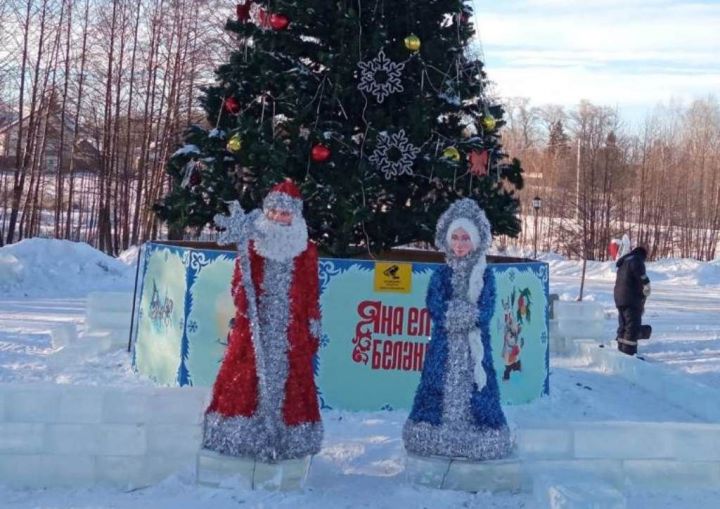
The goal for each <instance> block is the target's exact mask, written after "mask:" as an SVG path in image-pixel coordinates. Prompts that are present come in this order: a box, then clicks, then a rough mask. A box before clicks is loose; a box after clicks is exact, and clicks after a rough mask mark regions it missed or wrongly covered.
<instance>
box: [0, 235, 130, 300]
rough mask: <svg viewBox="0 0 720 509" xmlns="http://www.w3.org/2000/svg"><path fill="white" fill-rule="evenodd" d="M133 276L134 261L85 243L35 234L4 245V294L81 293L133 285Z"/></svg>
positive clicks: (0, 265) (0, 275)
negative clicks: (43, 237) (30, 237)
mask: <svg viewBox="0 0 720 509" xmlns="http://www.w3.org/2000/svg"><path fill="white" fill-rule="evenodd" d="M128 258H131V256H128ZM133 278H134V266H133V265H132V264H127V263H124V262H123V261H121V260H118V259H115V258H112V257H111V256H108V255H106V254H104V253H102V252H100V251H98V250H97V249H94V248H93V247H91V246H90V245H88V244H85V243H80V242H70V241H67V240H55V239H40V238H34V239H26V240H23V241H21V242H18V243H17V244H11V245H8V246H4V247H2V248H0V295H2V296H3V297H56V296H62V297H79V296H84V295H86V294H87V293H88V292H90V291H94V290H104V289H113V290H117V289H131V288H132V284H133V281H134V279H133Z"/></svg>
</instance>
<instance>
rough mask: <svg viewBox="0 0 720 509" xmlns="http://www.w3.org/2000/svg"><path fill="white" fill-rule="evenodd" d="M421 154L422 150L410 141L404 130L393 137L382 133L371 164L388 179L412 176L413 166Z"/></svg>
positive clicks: (371, 158) (378, 138)
mask: <svg viewBox="0 0 720 509" xmlns="http://www.w3.org/2000/svg"><path fill="white" fill-rule="evenodd" d="M393 152H394V154H393ZM419 152H420V149H419V148H418V147H416V146H415V145H413V144H412V143H410V141H409V140H408V138H407V136H406V135H405V130H404V129H400V131H399V132H398V133H396V134H391V135H388V134H387V133H380V134H379V135H378V137H377V145H376V146H375V151H374V152H373V155H371V156H370V162H371V163H372V164H373V165H375V167H376V168H377V169H378V170H380V171H382V172H383V173H384V174H385V178H386V179H390V178H391V177H394V176H396V177H397V176H400V175H412V174H413V171H412V165H413V163H414V162H415V158H416V157H417V155H418V153H419ZM391 156H392V157H391Z"/></svg>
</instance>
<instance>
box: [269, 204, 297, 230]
mask: <svg viewBox="0 0 720 509" xmlns="http://www.w3.org/2000/svg"><path fill="white" fill-rule="evenodd" d="M265 215H266V216H267V218H268V219H269V220H270V221H272V222H274V223H277V224H281V225H284V226H289V225H290V223H292V212H289V211H287V210H282V209H274V208H273V209H270V210H268V211H267V212H266V213H265Z"/></svg>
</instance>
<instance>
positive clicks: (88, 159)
mask: <svg viewBox="0 0 720 509" xmlns="http://www.w3.org/2000/svg"><path fill="white" fill-rule="evenodd" d="M29 121H30V117H29V115H28V116H25V118H24V119H23V130H24V131H23V138H24V137H25V136H26V135H27V129H28V124H29ZM41 121H42V125H41V126H40V129H39V131H38V133H37V142H38V143H42V136H43V135H44V134H45V127H46V126H45V122H46V121H47V123H48V125H47V140H46V141H45V147H44V151H43V154H42V158H41V163H40V165H41V166H40V168H41V171H44V172H48V173H55V172H57V170H58V164H59V163H60V160H61V159H62V165H63V170H64V171H68V170H69V168H70V158H71V156H72V158H73V161H74V165H73V168H74V170H75V171H76V172H78V173H84V172H90V173H94V172H97V171H98V168H99V167H100V151H99V150H98V149H97V147H96V145H95V144H94V143H93V142H92V140H91V139H90V138H89V137H88V136H87V133H83V130H82V129H81V130H80V132H79V134H78V139H77V140H76V141H75V151H74V154H73V146H72V145H73V143H72V141H73V133H74V131H75V122H74V120H73V119H71V118H70V116H69V115H67V114H66V115H65V125H64V126H62V128H61V124H62V116H61V115H60V108H59V107H53V106H52V105H51V108H50V113H49V114H47V115H45V114H43V115H42V117H41ZM19 126H20V123H19V121H18V115H17V113H14V112H9V111H7V110H5V111H4V112H3V111H0V170H9V169H13V168H15V151H16V145H17V140H18V129H19ZM63 130H64V131H65V141H64V146H63V155H62V158H61V157H60V136H61V132H62V131H63ZM23 143H24V141H23Z"/></svg>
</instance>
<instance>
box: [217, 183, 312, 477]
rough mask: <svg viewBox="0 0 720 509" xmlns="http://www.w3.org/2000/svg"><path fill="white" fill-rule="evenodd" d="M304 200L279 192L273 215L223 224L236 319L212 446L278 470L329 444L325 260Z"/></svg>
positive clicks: (235, 215) (268, 202)
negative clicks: (321, 377) (317, 372)
mask: <svg viewBox="0 0 720 509" xmlns="http://www.w3.org/2000/svg"><path fill="white" fill-rule="evenodd" d="M302 208H303V202H302V198H301V195H300V191H299V190H298V188H297V187H296V186H295V184H294V183H292V182H291V181H289V180H285V181H284V182H281V183H280V184H278V185H276V186H275V187H274V188H273V189H272V190H271V192H270V193H269V194H268V195H267V197H266V198H265V200H264V202H263V210H262V212H261V211H253V212H251V213H250V214H247V215H245V214H244V213H243V212H242V209H241V208H240V205H239V204H237V203H234V205H233V206H231V212H232V215H231V216H230V217H223V216H220V217H219V218H217V219H216V222H217V223H219V224H220V225H221V226H225V227H226V228H227V230H226V231H229V232H230V233H227V234H226V235H227V236H226V240H228V237H231V238H232V240H233V241H235V242H238V249H239V253H238V254H239V256H238V260H237V262H236V265H235V272H234V274H233V278H232V286H231V292H232V296H233V300H234V302H235V308H236V313H235V318H234V321H233V327H232V330H231V331H230V335H229V344H228V347H227V350H226V352H225V357H224V359H223V361H222V365H221V367H220V371H219V373H218V376H217V379H216V381H215V385H214V387H213V392H212V401H211V403H210V406H209V407H208V409H207V411H206V414H205V424H204V436H203V447H204V448H205V449H209V450H211V451H215V452H217V453H220V454H223V455H229V456H240V457H247V458H252V459H255V460H258V461H262V462H267V463H274V462H278V461H283V460H292V459H299V458H303V457H306V456H308V455H312V454H315V453H317V452H318V451H319V450H320V445H321V441H322V436H323V428H322V422H321V420H320V410H319V405H318V399H317V392H316V388H315V381H314V378H313V366H312V358H313V355H314V354H315V353H316V351H317V349H318V344H319V336H320V308H319V301H318V298H319V295H318V293H319V292H318V255H317V250H316V248H315V245H314V244H312V243H311V242H309V241H308V232H307V225H306V223H305V220H304V219H303V216H302Z"/></svg>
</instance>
